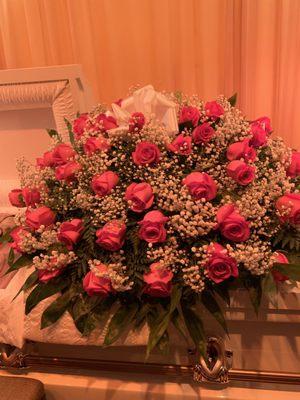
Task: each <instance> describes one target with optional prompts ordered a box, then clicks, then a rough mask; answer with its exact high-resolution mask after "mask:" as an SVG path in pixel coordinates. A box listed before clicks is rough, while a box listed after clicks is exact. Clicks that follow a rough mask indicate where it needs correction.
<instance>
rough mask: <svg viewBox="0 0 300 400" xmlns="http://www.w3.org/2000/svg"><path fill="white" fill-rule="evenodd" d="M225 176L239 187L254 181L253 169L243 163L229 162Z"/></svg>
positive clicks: (238, 161) (237, 161)
mask: <svg viewBox="0 0 300 400" xmlns="http://www.w3.org/2000/svg"><path fill="white" fill-rule="evenodd" d="M226 171H227V175H228V176H230V178H232V179H233V180H234V181H235V182H237V183H238V184H239V185H243V186H246V185H249V183H251V182H252V181H253V180H254V179H255V168H254V167H252V166H250V165H248V164H246V163H245V162H244V161H240V160H234V161H231V162H230V163H229V164H228V165H227V168H226Z"/></svg>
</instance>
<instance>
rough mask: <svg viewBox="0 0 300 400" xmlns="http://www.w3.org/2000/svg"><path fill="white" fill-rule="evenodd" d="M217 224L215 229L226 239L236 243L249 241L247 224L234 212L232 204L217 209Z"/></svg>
mask: <svg viewBox="0 0 300 400" xmlns="http://www.w3.org/2000/svg"><path fill="white" fill-rule="evenodd" d="M217 223H218V224H217V227H218V228H219V230H220V232H221V234H222V235H223V236H224V237H225V238H226V239H228V240H232V241H233V242H237V243H240V242H245V241H246V240H248V239H249V236H250V228H249V222H248V221H246V220H245V218H244V217H242V216H241V215H240V214H239V212H238V211H236V209H235V206H234V205H233V204H226V205H224V206H222V207H220V208H219V210H218V212H217Z"/></svg>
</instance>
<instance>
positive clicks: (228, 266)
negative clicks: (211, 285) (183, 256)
mask: <svg viewBox="0 0 300 400" xmlns="http://www.w3.org/2000/svg"><path fill="white" fill-rule="evenodd" d="M208 252H209V254H210V256H209V259H208V262H207V263H206V265H205V268H206V269H207V271H208V277H209V278H210V279H211V280H212V281H214V282H215V283H221V282H223V281H224V280H225V279H228V278H230V277H231V276H233V277H234V278H237V277H238V275H239V272H238V267H237V262H236V260H235V259H234V258H233V257H230V256H229V255H228V254H227V250H226V249H225V248H224V247H222V246H221V245H220V244H218V243H213V244H212V245H210V246H209V251H208Z"/></svg>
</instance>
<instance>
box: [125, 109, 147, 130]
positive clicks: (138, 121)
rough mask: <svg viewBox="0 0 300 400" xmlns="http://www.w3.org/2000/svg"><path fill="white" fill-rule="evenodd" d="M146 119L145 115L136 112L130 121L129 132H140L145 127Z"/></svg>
mask: <svg viewBox="0 0 300 400" xmlns="http://www.w3.org/2000/svg"><path fill="white" fill-rule="evenodd" d="M145 122H146V119H145V116H144V114H143V113H141V112H134V113H133V114H131V117H130V119H129V132H134V131H140V130H141V129H142V128H143V126H144V125H145Z"/></svg>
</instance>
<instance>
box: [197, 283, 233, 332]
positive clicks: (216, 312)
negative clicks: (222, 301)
mask: <svg viewBox="0 0 300 400" xmlns="http://www.w3.org/2000/svg"><path fill="white" fill-rule="evenodd" d="M201 301H202V304H203V305H204V307H205V308H206V309H207V310H208V311H209V312H210V313H211V314H212V315H213V316H214V318H215V319H216V320H217V321H218V322H219V324H220V325H221V326H222V328H223V329H224V331H225V332H226V333H227V335H228V329H227V324H226V320H225V318H224V315H223V312H222V310H221V308H220V306H219V304H218V303H217V301H216V299H215V298H214V296H213V295H212V294H211V292H209V291H204V292H203V293H202V294H201Z"/></svg>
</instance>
